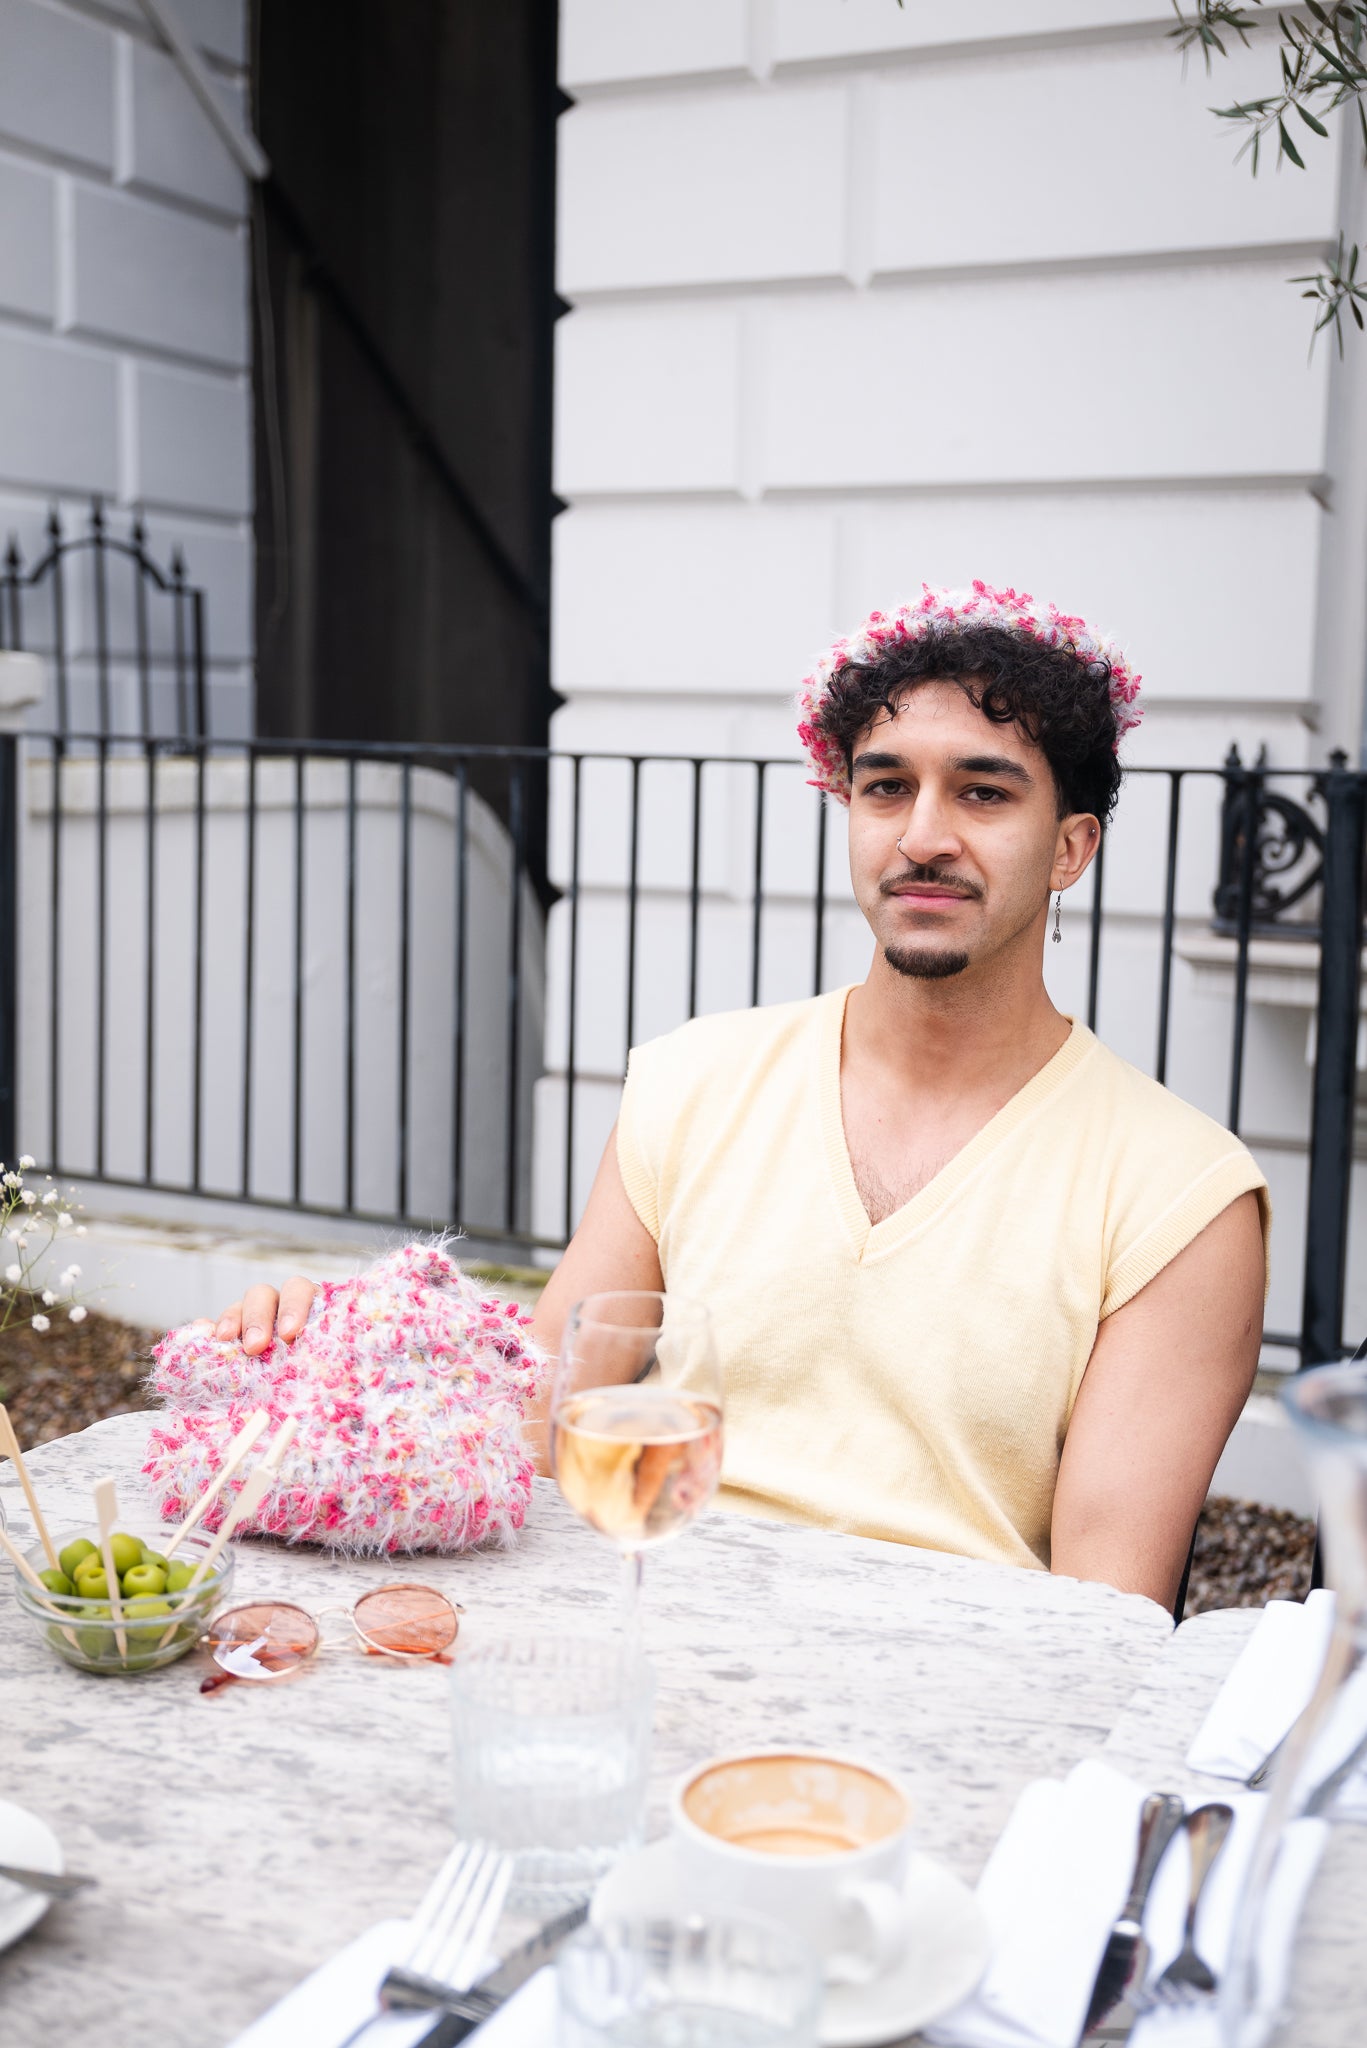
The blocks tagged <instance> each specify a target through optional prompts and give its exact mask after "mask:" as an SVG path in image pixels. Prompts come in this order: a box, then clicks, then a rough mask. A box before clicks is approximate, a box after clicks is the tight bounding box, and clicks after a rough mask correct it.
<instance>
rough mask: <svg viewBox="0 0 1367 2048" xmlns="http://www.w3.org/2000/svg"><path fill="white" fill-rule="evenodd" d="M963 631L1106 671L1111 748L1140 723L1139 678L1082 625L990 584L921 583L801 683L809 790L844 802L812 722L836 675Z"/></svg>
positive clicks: (826, 746)
mask: <svg viewBox="0 0 1367 2048" xmlns="http://www.w3.org/2000/svg"><path fill="white" fill-rule="evenodd" d="M965 626H996V627H997V628H999V629H1000V630H1002V631H1004V632H1008V633H1019V634H1021V635H1022V636H1024V637H1025V638H1026V639H1030V640H1038V641H1040V642H1041V643H1042V644H1043V645H1044V646H1046V647H1054V648H1058V649H1059V650H1060V651H1061V652H1063V653H1065V654H1071V655H1072V656H1073V657H1074V658H1075V659H1076V660H1077V661H1079V662H1081V664H1082V665H1083V667H1084V668H1085V669H1086V670H1087V672H1088V673H1089V674H1097V673H1099V672H1100V671H1101V670H1102V669H1103V668H1109V670H1110V692H1111V703H1112V706H1113V707H1114V710H1115V723H1116V741H1117V744H1118V743H1119V741H1120V739H1121V738H1122V736H1123V735H1124V734H1125V733H1127V732H1130V731H1132V730H1133V729H1134V727H1135V726H1137V725H1138V723H1139V721H1140V719H1141V717H1142V716H1143V713H1142V712H1141V711H1140V709H1139V685H1140V682H1141V680H1142V678H1141V677H1140V676H1138V675H1136V674H1135V672H1134V670H1133V669H1132V668H1131V667H1130V665H1129V663H1128V662H1127V661H1126V659H1125V657H1124V655H1123V654H1122V653H1121V651H1120V648H1119V646H1118V645H1117V644H1116V642H1115V641H1114V640H1109V639H1107V638H1106V636H1105V634H1103V633H1098V632H1097V631H1096V630H1095V629H1094V628H1093V627H1091V626H1089V625H1088V624H1087V621H1086V620H1085V619H1079V618H1075V617H1073V616H1072V615H1071V614H1070V613H1068V612H1061V611H1060V610H1059V608H1058V606H1057V605H1056V604H1037V603H1036V602H1035V599H1034V598H1033V597H1031V596H1030V594H1029V592H1028V591H1018V590H994V589H993V588H992V586H991V584H989V583H975V584H974V585H973V587H972V588H971V589H970V590H936V589H934V588H932V586H931V585H930V584H929V583H923V584H922V585H921V595H920V597H919V598H918V599H917V600H916V602H915V603H914V604H903V605H899V606H898V607H897V610H896V611H894V612H870V613H869V615H868V617H867V618H866V619H865V621H864V623H863V625H862V626H859V627H857V628H856V630H855V631H854V632H853V633H850V634H847V635H846V636H845V637H844V638H843V639H840V640H837V641H836V643H835V645H834V646H833V647H831V648H828V649H827V651H826V653H825V654H823V655H822V657H821V659H820V660H819V661H818V662H817V664H816V667H815V668H814V669H813V670H812V673H811V674H810V675H809V676H807V677H806V678H805V679H804V681H803V683H802V686H801V688H800V689H799V691H798V693H797V708H798V710H799V712H800V713H801V722H800V724H799V725H798V729H797V736H798V738H799V739H800V740H801V742H802V744H803V746H804V747H805V748H806V750H807V759H808V761H809V762H810V763H811V766H812V774H811V777H810V778H809V779H810V781H811V782H812V785H813V787H814V788H816V789H824V790H827V791H829V793H830V794H831V795H832V796H838V797H839V798H840V799H841V800H842V802H848V801H849V794H850V777H849V770H848V769H847V768H846V766H845V756H844V754H843V752H842V751H841V748H840V744H839V742H838V741H837V740H836V739H834V738H833V737H831V736H830V735H829V734H827V733H824V732H823V731H822V730H821V729H820V727H819V726H818V725H817V723H816V715H817V713H818V711H819V710H820V708H821V705H822V702H823V701H824V699H825V697H826V695H827V693H828V692H829V690H830V687H831V683H832V680H833V678H834V677H835V676H836V675H837V674H838V673H839V671H840V670H841V669H842V668H847V667H849V665H850V664H851V663H852V662H857V663H860V664H863V665H870V664H872V663H874V662H876V661H878V660H879V658H880V657H881V656H882V655H884V654H886V653H887V652H888V651H889V649H891V648H894V647H899V646H904V645H906V644H907V643H908V642H909V641H914V640H924V639H927V638H928V637H930V636H931V635H932V634H936V633H951V632H957V631H960V630H962V628H963V627H965Z"/></svg>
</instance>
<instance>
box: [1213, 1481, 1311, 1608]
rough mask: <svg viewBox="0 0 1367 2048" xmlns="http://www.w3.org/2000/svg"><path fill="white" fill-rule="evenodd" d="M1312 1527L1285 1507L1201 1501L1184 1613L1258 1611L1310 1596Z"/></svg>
mask: <svg viewBox="0 0 1367 2048" xmlns="http://www.w3.org/2000/svg"><path fill="white" fill-rule="evenodd" d="M1314 1554H1315V1525H1314V1523H1313V1522H1303V1521H1302V1520H1301V1518H1300V1516H1299V1515H1293V1514H1289V1513H1288V1512H1287V1510H1286V1509H1285V1508H1263V1507H1255V1506H1254V1505H1253V1503H1252V1502H1250V1501H1246V1500H1219V1499H1212V1500H1208V1501H1207V1502H1206V1507H1205V1512H1204V1514H1203V1515H1202V1516H1201V1521H1200V1525H1199V1526H1198V1528H1197V1531H1196V1556H1195V1558H1194V1559H1193V1561H1192V1567H1191V1581H1190V1583H1189V1585H1188V1587H1187V1610H1186V1611H1187V1613H1188V1614H1204V1613H1205V1612H1206V1611H1207V1609H1208V1608H1211V1607H1263V1606H1266V1604H1267V1602H1268V1601H1269V1600H1303V1599H1304V1598H1305V1596H1306V1594H1307V1593H1308V1592H1309V1591H1310V1565H1311V1560H1312V1559H1313V1557H1314Z"/></svg>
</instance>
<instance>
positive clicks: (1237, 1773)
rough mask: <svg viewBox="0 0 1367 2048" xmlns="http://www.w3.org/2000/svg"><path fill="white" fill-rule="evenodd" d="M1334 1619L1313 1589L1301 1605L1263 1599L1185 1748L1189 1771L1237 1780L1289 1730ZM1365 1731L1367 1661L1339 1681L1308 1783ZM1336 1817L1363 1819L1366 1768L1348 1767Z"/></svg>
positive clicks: (1327, 1596)
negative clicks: (1348, 1775) (1349, 1771)
mask: <svg viewBox="0 0 1367 2048" xmlns="http://www.w3.org/2000/svg"><path fill="white" fill-rule="evenodd" d="M1333 1627H1334V1596H1333V1594H1332V1593H1330V1592H1328V1591H1326V1590H1324V1589H1320V1590H1318V1591H1316V1592H1314V1593H1312V1594H1311V1595H1310V1597H1309V1598H1308V1599H1307V1600H1306V1602H1305V1604H1304V1606H1302V1605H1301V1604H1300V1602H1299V1601H1295V1600H1269V1602H1268V1604H1267V1606H1266V1607H1265V1608H1264V1609H1263V1612H1262V1615H1261V1617H1260V1619H1259V1622H1258V1626H1257V1627H1256V1628H1255V1629H1254V1631H1253V1633H1252V1635H1251V1636H1250V1637H1249V1639H1248V1641H1247V1642H1246V1643H1245V1644H1244V1647H1243V1649H1242V1650H1241V1651H1240V1652H1239V1655H1238V1657H1237V1658H1236V1659H1235V1662H1234V1663H1233V1665H1232V1666H1231V1667H1230V1670H1229V1673H1228V1675H1227V1676H1226V1678H1225V1682H1224V1684H1223V1685H1222V1686H1221V1687H1220V1690H1219V1692H1218V1693H1217V1694H1216V1695H1215V1699H1214V1701H1213V1703H1212V1705H1211V1709H1210V1712H1209V1713H1208V1714H1207V1715H1206V1718H1205V1720H1204V1721H1203V1722H1202V1724H1201V1728H1200V1732H1199V1734H1198V1735H1197V1737H1196V1740H1195V1741H1194V1742H1193V1743H1192V1745H1191V1748H1190V1749H1189V1750H1188V1751H1187V1763H1188V1765H1189V1767H1190V1768H1191V1769H1192V1770H1193V1771H1204V1772H1207V1773H1208V1774H1209V1775H1210V1776H1211V1777H1214V1778H1234V1779H1237V1780H1238V1781H1239V1782H1241V1783H1242V1781H1243V1780H1244V1779H1245V1778H1246V1777H1247V1776H1248V1775H1249V1772H1250V1771H1252V1770H1255V1769H1256V1768H1257V1766H1258V1765H1259V1764H1260V1763H1261V1762H1262V1760H1263V1758H1264V1757H1265V1756H1267V1754H1268V1753H1269V1751H1271V1750H1273V1749H1275V1748H1276V1746H1277V1744H1278V1743H1279V1742H1281V1741H1282V1740H1283V1739H1284V1738H1285V1737H1286V1736H1287V1735H1288V1734H1289V1733H1290V1730H1291V1728H1292V1726H1293V1725H1294V1723H1295V1722H1296V1720H1297V1719H1298V1718H1299V1716H1300V1714H1301V1712H1302V1711H1303V1709H1304V1708H1305V1707H1306V1706H1307V1705H1308V1704H1309V1700H1310V1695H1311V1693H1312V1692H1313V1691H1314V1690H1315V1681H1316V1679H1317V1678H1318V1677H1319V1675H1320V1669H1321V1667H1322V1665H1323V1663H1324V1659H1325V1653H1326V1652H1327V1650H1328V1648H1329V1638H1330V1635H1331V1634H1332V1632H1333ZM1365 1731H1367V1666H1363V1667H1361V1668H1359V1670H1357V1671H1356V1672H1355V1673H1354V1674H1353V1676H1352V1678H1351V1679H1350V1680H1349V1681H1348V1683H1347V1684H1346V1685H1345V1686H1344V1688H1343V1690H1342V1692H1341V1694H1340V1696H1339V1699H1338V1701H1337V1702H1336V1704H1335V1709H1334V1713H1333V1714H1332V1716H1331V1717H1330V1719H1329V1721H1328V1723H1327V1724H1326V1726H1325V1728H1324V1729H1323V1730H1322V1731H1321V1734H1320V1736H1319V1739H1318V1741H1317V1742H1316V1745H1315V1748H1314V1751H1313V1753H1312V1755H1311V1756H1310V1758H1309V1759H1308V1761H1307V1764H1306V1769H1305V1774H1304V1780H1303V1782H1304V1784H1305V1785H1306V1787H1307V1788H1308V1787H1309V1786H1311V1785H1314V1784H1317V1783H1318V1782H1319V1780H1320V1779H1321V1778H1322V1777H1324V1776H1326V1775H1327V1774H1328V1772H1330V1771H1332V1770H1333V1769H1334V1768H1335V1766H1336V1765H1337V1764H1339V1763H1340V1762H1342V1760H1343V1759H1344V1758H1345V1757H1346V1756H1348V1755H1349V1754H1350V1752H1351V1751H1352V1750H1353V1749H1355V1748H1356V1746H1357V1744H1358V1742H1359V1740H1360V1739H1361V1737H1362V1735H1363V1733H1364V1732H1365ZM1334 1812H1335V1814H1336V1815H1337V1816H1338V1817H1339V1818H1340V1819H1342V1820H1364V1819H1367V1773H1364V1772H1363V1771H1355V1772H1354V1774H1353V1776H1352V1777H1351V1778H1350V1779H1349V1780H1348V1782H1347V1783H1346V1784H1345V1785H1344V1787H1343V1790H1342V1791H1341V1792H1340V1793H1339V1796H1338V1799H1337V1801H1336V1802H1335V1805H1334Z"/></svg>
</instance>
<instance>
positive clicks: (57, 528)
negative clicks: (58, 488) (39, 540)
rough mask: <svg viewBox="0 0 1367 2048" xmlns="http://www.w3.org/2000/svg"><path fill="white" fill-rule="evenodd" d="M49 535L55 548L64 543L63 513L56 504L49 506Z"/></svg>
mask: <svg viewBox="0 0 1367 2048" xmlns="http://www.w3.org/2000/svg"><path fill="white" fill-rule="evenodd" d="M47 537H48V540H49V542H50V544H51V545H52V546H53V547H54V548H59V547H60V546H61V544H62V515H61V513H60V511H59V510H58V508H57V507H56V506H55V505H49V506H48V508H47Z"/></svg>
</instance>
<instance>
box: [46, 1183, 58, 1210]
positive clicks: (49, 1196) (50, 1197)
mask: <svg viewBox="0 0 1367 2048" xmlns="http://www.w3.org/2000/svg"><path fill="white" fill-rule="evenodd" d="M56 1200H57V1190H56V1188H49V1189H48V1191H47V1193H46V1194H45V1195H44V1196H43V1207H44V1208H45V1209H50V1208H51V1207H52V1205H53V1203H54V1202H55V1201H56Z"/></svg>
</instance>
